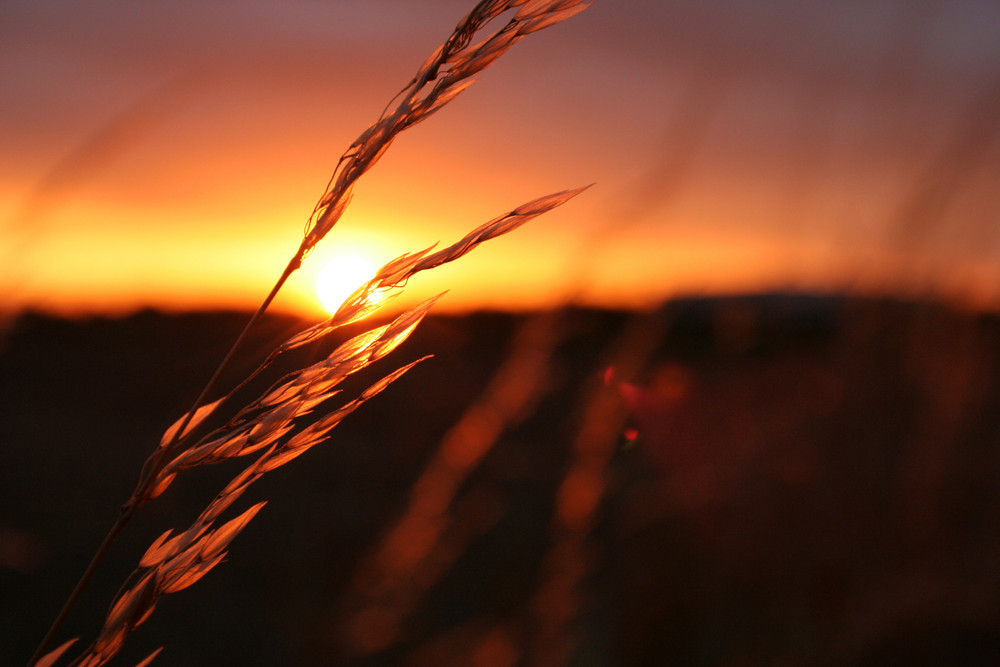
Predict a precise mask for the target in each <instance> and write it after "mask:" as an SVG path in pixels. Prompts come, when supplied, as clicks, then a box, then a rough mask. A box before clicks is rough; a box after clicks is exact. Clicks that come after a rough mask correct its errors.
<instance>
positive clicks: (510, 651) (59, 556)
mask: <svg viewBox="0 0 1000 667" xmlns="http://www.w3.org/2000/svg"><path fill="white" fill-rule="evenodd" d="M246 317H247V316H246V315H243V314H198V315H183V316H167V315H163V314H159V313H155V312H151V311H146V312H141V313H138V314H136V315H134V316H132V317H129V318H125V319H121V320H109V319H91V320H86V321H64V320H57V319H50V318H46V317H42V316H37V315H28V316H25V317H23V318H22V319H21V320H20V321H19V322H18V323H17V325H16V326H15V328H14V329H13V330H12V331H11V332H10V333H9V335H8V336H7V338H6V339H5V341H4V347H3V349H2V354H0V663H2V664H3V665H23V664H24V663H25V662H26V661H27V659H28V656H29V655H30V653H31V651H32V649H33V648H34V646H35V645H36V644H37V642H38V640H39V639H40V638H41V636H42V635H43V634H44V632H45V629H46V627H47V625H48V623H49V622H50V621H51V619H52V618H53V616H54V615H55V613H56V612H57V611H58V608H59V607H60V605H61V604H62V601H63V600H64V599H65V597H66V595H68V593H69V590H70V589H71V588H72V585H73V583H74V581H75V580H76V578H77V577H78V576H79V574H80V573H81V572H82V570H83V568H84V567H85V565H86V562H87V561H88V560H89V558H90V555H91V554H92V553H93V550H94V549H95V548H96V547H97V545H98V544H99V542H100V540H101V538H102V537H103V535H104V532H105V531H106V530H107V528H108V527H109V526H110V525H111V523H112V522H113V521H114V518H115V515H116V512H117V508H118V506H119V505H120V504H121V503H122V502H124V501H125V499H126V498H127V497H128V496H129V494H130V492H131V491H132V489H133V487H134V485H135V482H136V477H137V475H138V471H139V469H140V467H141V465H142V462H143V461H144V460H145V458H146V456H147V455H148V454H149V452H150V451H151V450H152V448H153V447H154V446H155V444H156V443H157V442H158V441H159V438H160V435H161V434H162V432H163V430H164V429H165V428H166V427H167V426H168V425H169V424H170V423H171V422H173V421H174V420H175V419H176V418H177V417H178V416H179V415H180V414H181V413H182V412H183V411H184V410H185V409H187V408H188V407H189V404H190V402H191V401H192V400H193V399H194V397H195V395H196V394H197V392H198V390H199V389H200V388H201V386H202V385H203V384H204V382H205V381H206V380H207V377H208V375H210V373H211V370H212V369H213V368H214V366H215V364H216V363H217V362H218V361H219V359H220V358H221V357H222V355H223V354H224V352H225V350H226V348H227V347H228V345H229V343H231V341H232V339H233V338H234V337H235V335H236V333H237V332H238V331H239V329H240V327H241V326H242V324H243V322H244V321H245V319H246ZM300 325H301V323H300V322H296V321H295V320H294V319H291V318H278V317H275V318H271V319H269V320H267V321H266V322H265V323H264V324H263V325H262V326H261V327H260V329H259V330H258V332H257V334H256V336H255V338H254V340H253V341H252V342H251V344H250V345H249V347H248V348H247V350H246V354H245V355H244V359H245V362H242V365H241V367H240V368H237V369H234V371H233V373H232V374H231V377H230V385H229V386H232V384H235V382H236V381H238V380H239V379H240V378H241V377H242V376H243V374H245V373H246V372H247V371H249V370H251V369H252V368H253V367H254V365H255V363H254V362H257V361H259V360H260V359H261V358H262V357H263V356H264V355H265V354H266V353H267V352H268V351H269V350H270V349H272V348H273V347H274V346H275V345H276V344H278V343H280V342H281V341H282V340H284V339H285V338H287V337H288V336H290V335H291V334H292V333H295V332H296V331H297V330H298V327H300ZM320 354H322V351H321V350H309V351H307V352H305V353H303V354H301V355H300V356H299V358H298V359H290V360H287V361H286V362H285V363H291V362H296V361H298V362H308V361H309V360H310V359H311V358H314V357H318V356H319V355H320ZM424 354H434V355H435V356H434V358H433V359H430V360H428V361H425V362H423V363H422V364H420V365H418V366H417V367H416V368H415V369H414V370H412V371H411V372H410V373H409V374H407V375H406V376H404V377H403V378H402V379H401V380H399V381H398V382H397V383H395V384H394V385H392V386H390V387H389V388H388V389H387V390H386V391H385V392H384V393H383V394H382V395H380V396H377V397H375V398H374V399H372V400H371V401H370V402H369V403H367V404H365V405H363V406H362V407H361V408H360V409H359V410H358V411H357V412H356V413H354V414H353V415H351V416H349V417H348V418H347V419H346V420H345V422H344V423H343V424H341V425H340V426H339V427H337V429H335V431H334V434H333V437H332V438H331V439H330V440H329V441H328V442H326V443H324V444H323V445H322V446H320V447H317V448H316V449H314V450H312V451H310V452H309V453H308V454H306V455H305V456H303V457H302V458H299V459H296V460H295V461H293V462H291V463H289V464H288V465H287V466H285V467H283V468H280V469H278V470H277V471H275V472H274V473H272V474H271V475H270V478H266V479H265V480H264V481H263V482H261V483H260V484H259V485H258V486H257V487H256V488H254V489H252V490H251V491H250V492H249V493H248V496H247V497H246V498H245V499H243V501H242V502H241V504H240V506H239V508H238V509H241V508H244V507H247V506H249V505H250V504H252V503H253V502H257V501H259V500H262V499H267V500H269V501H270V502H269V504H268V505H267V506H266V507H265V508H264V509H263V511H262V512H261V513H260V514H259V515H258V517H257V518H256V519H255V520H254V521H253V522H252V523H251V524H250V525H249V526H248V528H247V529H246V530H245V531H244V532H243V533H242V534H241V535H240V536H239V537H238V538H237V539H236V541H235V542H234V543H233V545H232V548H231V554H230V558H229V559H228V561H227V562H225V563H224V564H223V565H221V566H219V567H218V568H216V569H215V570H213V571H212V572H211V573H210V574H208V575H207V576H206V577H205V578H204V579H203V580H201V581H200V582H198V583H197V584H195V585H194V586H193V587H192V588H190V589H187V590H185V591H182V592H180V593H178V594H176V595H172V596H168V597H166V598H164V599H163V600H162V602H161V603H160V604H159V606H158V607H157V610H156V613H155V614H154V615H153V616H152V618H151V619H150V620H149V621H148V622H147V623H146V624H145V625H143V626H142V627H140V628H139V629H138V630H137V631H136V633H135V634H133V635H132V636H131V638H130V639H129V641H128V642H127V644H126V648H125V650H124V651H123V653H122V655H121V656H120V657H119V658H118V659H117V661H115V662H114V663H113V664H121V665H134V664H135V663H136V662H138V661H139V660H141V659H142V658H143V657H145V656H146V655H148V654H149V653H150V652H151V651H152V650H154V649H155V648H157V647H159V646H165V649H164V651H163V653H162V654H161V655H160V656H159V658H158V659H157V660H156V662H155V663H154V664H156V665H213V666H221V665H234V666H235V665H250V666H252V665H262V666H263V665H268V666H272V665H310V666H311V665H332V664H345V665H446V664H454V665H473V664H475V665H515V664H537V665H554V664H560V663H563V662H565V663H567V664H572V665H662V664H675V665H824V664H828V665H886V664H900V665H940V664H955V665H971V664H982V665H995V664H1000V566H998V564H1000V484H998V480H1000V447H998V444H1000V318H998V317H996V316H993V315H982V314H969V313H965V312H960V311H956V310H953V309H949V308H947V307H944V306H941V305H935V304H912V303H902V302H897V301H887V300H883V301H878V300H864V299H853V298H851V299H848V298H826V297H822V298H820V297H805V296H782V295H767V296H755V297H745V298H729V299H704V300H684V301H677V302H673V303H670V304H667V305H666V306H665V307H664V308H662V309H661V310H660V311H658V312H656V313H652V314H647V315H643V316H633V315H628V314H625V313H611V312H597V311H586V310H571V311H566V312H562V313H549V314H544V315H536V316H511V315H500V314H479V315H472V316H467V317H441V316H431V317H429V318H428V319H427V320H426V321H425V322H424V323H423V324H422V325H421V327H419V328H418V329H417V331H416V333H415V334H414V335H413V337H412V338H411V339H410V340H409V341H408V342H407V343H405V344H404V345H403V346H402V347H401V348H400V349H399V350H397V351H395V352H394V353H393V354H392V355H390V356H389V357H388V358H387V359H385V360H382V361H380V362H379V363H378V364H377V366H376V368H374V369H369V370H374V371H375V374H373V375H369V376H367V377H366V378H360V379H357V380H356V381H352V382H351V383H349V384H348V385H347V387H345V392H344V394H343V396H344V397H345V398H344V400H345V401H346V400H348V399H349V398H351V397H352V396H353V395H354V393H356V392H357V391H359V390H360V389H361V388H363V387H365V386H366V385H367V384H369V383H370V382H372V381H374V379H375V378H377V377H379V376H380V375H379V373H382V374H384V373H386V372H388V371H389V370H391V369H392V368H395V367H396V366H399V365H402V364H404V363H407V362H409V361H411V360H413V359H416V358H418V357H420V356H422V355H424ZM283 367H284V368H285V369H286V370H287V368H288V366H283ZM609 369H611V370H610V371H609ZM280 375H281V368H275V369H273V371H272V372H271V374H270V376H269V379H268V380H267V381H265V382H264V384H258V385H257V386H255V387H252V388H251V389H250V390H248V391H247V392H245V393H244V394H241V395H240V396H242V397H244V398H251V397H253V396H255V395H256V393H259V391H260V390H261V389H262V388H263V387H265V386H267V384H268V383H269V382H270V381H273V380H274V379H276V378H277V377H279V376H280ZM456 424H457V426H456ZM237 463H238V462H237ZM240 469H241V468H239V467H237V466H234V465H229V464H223V465H219V466H216V467H214V468H210V469H198V470H193V471H190V472H189V473H188V475H187V477H186V478H184V477H181V478H179V479H178V482H176V483H175V485H174V486H173V487H171V488H170V489H169V490H168V491H167V492H166V493H165V494H164V496H163V497H161V498H160V499H158V500H157V501H155V502H153V503H152V504H150V505H148V506H146V507H144V508H142V509H141V510H140V511H139V513H138V515H137V517H136V519H135V520H134V521H133V523H132V524H131V525H129V526H128V528H127V529H126V531H125V533H124V535H123V537H122V539H121V540H120V542H119V543H117V544H116V546H115V548H114V549H113V550H112V552H111V554H110V556H109V558H108V560H107V561H106V562H105V563H104V565H103V566H102V568H101V569H100V571H99V572H98V574H97V576H96V578H95V580H94V582H93V584H92V586H91V588H90V590H89V591H88V593H87V594H86V595H85V597H84V599H83V601H82V603H81V605H80V606H79V608H78V609H77V610H76V612H75V613H74V614H73V616H72V617H71V619H70V621H69V623H68V626H67V628H66V629H65V630H64V632H63V633H62V638H63V639H66V638H69V637H73V636H78V635H82V636H84V637H85V638H87V639H88V640H89V638H91V637H93V635H94V633H95V632H96V631H97V630H98V629H99V627H100V623H101V620H102V619H103V616H104V613H105V611H106V610H107V606H108V604H109V603H110V601H111V598H112V597H113V595H114V593H115V591H117V590H118V589H119V587H120V586H121V584H122V583H123V580H124V578H125V577H126V576H127V575H128V573H129V572H130V571H131V570H132V569H133V568H134V566H135V564H136V562H137V560H138V558H139V557H140V556H141V555H142V553H143V552H144V551H145V549H146V547H147V546H148V545H149V544H150V542H151V541H152V540H153V539H154V538H155V537H156V536H158V535H159V534H160V533H162V532H163V531H164V530H166V529H167V528H175V529H183V528H184V527H186V526H187V525H188V524H189V523H190V521H192V520H193V519H194V518H195V517H196V516H197V514H198V512H199V511H200V509H201V508H202V507H203V506H204V504H205V503H206V502H207V501H208V500H210V499H211V498H212V497H213V496H214V494H215V493H216V491H217V490H218V489H219V488H220V487H221V486H222V485H223V484H224V483H225V481H227V480H228V479H229V477H231V476H232V475H233V474H235V473H236V472H237V471H238V470H240Z"/></svg>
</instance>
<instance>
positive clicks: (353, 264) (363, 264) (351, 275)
mask: <svg viewBox="0 0 1000 667" xmlns="http://www.w3.org/2000/svg"><path fill="white" fill-rule="evenodd" d="M376 271H377V268H376V267H375V265H374V264H372V263H371V262H369V261H368V260H367V259H365V258H364V257H361V256H360V255H339V256H337V257H333V258H331V259H330V260H328V261H327V262H326V264H324V265H323V268H322V269H320V272H319V275H318V276H317V278H316V295H317V296H318V297H319V301H320V303H321V304H323V307H324V308H325V309H326V310H327V312H329V313H330V314H331V315H332V314H333V313H335V312H337V309H338V308H340V305H341V304H342V303H344V299H346V298H347V297H349V296H350V295H351V293H352V292H354V290H356V289H357V288H359V287H361V285H362V284H364V283H365V282H367V281H368V280H371V279H372V278H374V277H375V272H376Z"/></svg>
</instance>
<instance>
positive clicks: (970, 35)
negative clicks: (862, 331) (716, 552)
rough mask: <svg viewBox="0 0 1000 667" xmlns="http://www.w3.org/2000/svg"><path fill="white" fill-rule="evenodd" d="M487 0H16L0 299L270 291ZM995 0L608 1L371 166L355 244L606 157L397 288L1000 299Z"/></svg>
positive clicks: (588, 298) (661, 296)
mask: <svg viewBox="0 0 1000 667" xmlns="http://www.w3.org/2000/svg"><path fill="white" fill-rule="evenodd" d="M472 4H473V3H472V2H470V1H468V0H421V1H420V2H414V1H413V0H339V1H338V0H327V1H325V2H319V1H314V0H281V1H278V0H249V1H245V2H236V1H235V0H234V1H223V0H207V1H199V2H193V1H175V0H170V1H167V0H146V1H144V2H141V3H125V2H120V1H114V2H112V1H110V0H94V1H91V2H87V3H78V2H69V1H67V0H61V1H45V0H41V1H28V0H7V1H6V2H4V3H3V4H2V5H0V99H2V100H3V104H0V307H4V308H6V309H15V310H16V309H20V308H36V309H43V310H50V311H54V312H59V313H125V312H129V311H131V310H135V309H138V308H143V307H155V308H161V309H166V310H186V309H207V308H217V307H222V308H253V307H255V306H256V304H257V303H259V302H260V300H261V299H262V298H263V296H264V295H265V294H266V293H267V291H268V289H269V287H270V286H271V284H272V283H273V282H274V280H275V279H276V278H277V276H278V275H279V274H280V272H281V270H282V268H283V267H284V266H285V263H286V262H287V260H288V258H289V257H290V256H291V255H292V253H293V252H294V251H295V249H296V248H297V247H298V244H299V241H300V240H301V237H302V231H303V227H304V225H305V223H306V220H307V218H308V216H309V213H310V212H311V211H312V209H313V206H314V204H315V203H316V200H317V199H318V197H319V196H320V195H321V194H322V192H323V188H324V186H325V185H326V182H327V179H328V178H329V176H330V174H331V172H332V170H333V168H334V165H335V164H336V161H337V158H338V157H339V156H340V155H341V153H343V151H344V150H346V148H347V147H348V146H349V145H350V143H351V141H352V140H353V139H354V138H355V137H356V136H357V135H359V134H360V133H361V132H362V131H363V130H364V129H365V128H366V127H367V126H368V125H370V124H371V123H372V122H374V121H375V120H376V119H377V118H378V115H379V114H380V112H381V111H382V109H383V107H384V106H385V105H386V103H387V102H388V101H389V100H390V99H391V98H392V97H393V95H394V94H395V93H396V92H397V91H398V90H399V89H400V88H402V86H403V85H404V84H405V83H406V82H407V81H408V80H409V79H410V77H411V76H412V75H413V73H414V72H415V71H416V69H417V68H418V67H419V65H420V64H421V63H422V62H423V61H424V59H425V58H426V57H427V56H428V55H429V54H430V53H431V52H432V51H433V50H434V48H435V47H437V46H438V45H439V44H440V43H441V42H443V41H444V39H446V38H447V36H448V34H449V33H450V32H451V29H452V28H453V27H454V25H455V24H456V23H457V22H458V20H459V19H460V18H461V17H462V16H463V15H464V14H465V13H466V12H467V11H468V10H469V9H471V7H472ZM998 124H1000V3H997V2H995V1H994V0H951V1H947V0H865V1H861V0H848V1H844V2H827V1H821V0H760V1H758V2H753V3H747V2H737V1H735V0H700V1H694V0H678V1H666V0H597V1H596V2H595V3H594V4H593V6H591V7H590V8H589V9H587V10H586V11H585V12H583V13H582V14H579V15H577V16H575V17H573V18H571V19H569V20H568V21H566V22H565V23H562V24H559V25H557V26H554V27H552V28H549V29H546V30H542V31H540V32H537V33H534V34H532V35H529V36H528V37H527V38H525V39H524V40H523V41H521V42H520V43H518V44H517V45H516V46H515V47H514V48H513V49H512V50H511V51H510V52H509V53H507V54H506V55H505V56H504V57H502V58H501V59H500V60H499V61H498V62H496V63H495V64H494V65H493V66H492V67H490V68H489V69H487V70H485V71H484V72H483V73H481V75H480V76H479V77H478V81H477V83H476V84H475V85H474V86H472V87H471V88H470V89H468V90H467V91H465V92H464V93H463V94H462V95H461V96H459V97H458V98H457V99H456V100H455V101H454V102H453V103H452V104H450V105H449V106H448V107H446V108H445V109H444V110H442V111H441V112H439V113H438V114H437V115H435V116H434V117H432V118H431V119H429V120H427V121H426V122H425V123H422V124H420V125H418V126H416V127H414V128H411V129H409V130H407V131H406V132H405V133H404V134H403V135H402V136H401V137H400V138H399V139H398V140H397V141H396V142H395V143H394V144H393V146H392V147H391V148H390V149H389V151H388V152H387V153H386V154H385V156H384V157H383V159H382V161H381V162H380V163H379V164H378V165H377V166H376V167H375V168H374V169H373V170H372V171H371V172H369V173H368V174H366V175H365V176H364V177H363V178H362V179H361V181H360V183H359V185H358V187H357V188H356V190H355V197H354V200H353V201H352V203H351V206H350V208H349V209H348V211H347V213H346V214H345V215H344V217H343V218H342V220H341V222H340V223H339V224H338V226H337V227H336V228H335V229H334V230H333V232H331V233H330V235H329V236H328V237H327V238H326V239H324V241H323V243H322V244H321V245H320V246H319V247H318V248H317V249H316V250H315V252H314V253H313V254H312V255H311V256H310V257H309V258H308V260H307V262H306V264H305V265H304V266H303V268H302V269H301V270H300V271H299V272H298V274H297V275H296V276H295V277H293V279H292V281H291V282H290V283H289V284H288V286H287V288H286V290H285V292H284V294H283V296H282V297H281V298H280V299H279V301H278V302H277V304H276V307H277V308H279V309H285V310H293V311H296V312H301V313H310V314H315V313H318V312H320V306H319V303H318V300H317V296H316V290H315V281H316V276H317V274H318V273H319V271H320V269H321V268H322V267H323V265H324V263H326V262H327V261H329V260H330V259H331V258H332V257H334V256H336V255H340V254H359V255H362V256H364V257H365V258H367V259H368V260H369V261H371V262H373V263H375V264H381V263H384V262H386V261H389V260H391V259H392V258H394V257H396V256H397V255H399V254H402V253H404V252H409V251H415V250H419V249H422V248H425V247H427V246H429V245H431V244H433V243H436V242H440V243H442V244H448V243H451V242H453V241H455V240H457V239H459V238H460V237H461V236H462V235H464V234H465V233H466V232H467V231H469V230H471V229H472V228H474V227H476V226H478V225H480V224H481V223H483V222H485V221H487V220H489V219H491V218H493V217H495V216H497V215H499V214H501V213H504V212H506V211H508V210H510V209H512V208H514V207H516V206H518V205H519V204H521V203H523V202H526V201H528V200H530V199H533V198H535V197H538V196H541V195H545V194H549V193H552V192H556V191H559V190H563V189H567V188H572V187H577V186H581V185H586V184H589V183H594V186H593V187H592V188H590V189H589V190H588V191H586V192H585V193H584V194H582V195H580V196H579V197H577V198H576V199H574V200H572V201H571V202H569V203H567V204H566V205H565V206H563V207H562V208H560V209H558V210H556V211H553V212H552V213H550V214H547V215H545V216H543V217H540V218H538V219H536V220H534V221H532V222H530V223H529V224H528V225H526V226H525V227H523V228H521V229H518V230H516V231H515V232H513V233H512V234H510V235H508V236H505V237H502V238H499V239H495V240H492V241H490V242H489V243H487V244H485V245H484V246H482V247H481V248H478V249H477V250H475V251H474V252H473V253H472V254H470V255H468V256H466V257H464V258H462V259H461V260H459V262H457V263H456V264H454V265H452V266H446V267H441V268H439V269H435V270H434V271H432V272H428V273H426V274H423V275H421V276H418V277H416V278H414V279H413V281H411V284H409V285H408V286H407V288H406V294H407V297H406V298H408V299H411V300H416V299H418V298H424V297H426V296H428V295H430V294H433V293H437V292H439V291H443V290H448V294H447V295H446V297H445V298H444V299H443V300H442V301H441V302H440V306H439V308H441V309H444V310H453V311H461V310H465V309H477V308H508V309H530V308H542V307H550V306H555V305H559V304H562V303H566V302H577V303H584V304H589V305H600V306H610V307H630V308H650V307H655V306H656V305H657V304H659V303H660V302H662V301H664V300H666V299H669V298H671V297H674V296H678V295H691V294H720V293H733V292H750V291H757V290H794V291H820V292H840V291H862V292H866V291H870V292H889V293H903V294H915V293H916V294H920V295H926V294H930V295H934V296H941V295H943V296H946V297H947V298H957V299H961V300H965V301H971V302H973V303H976V304H981V305H987V306H990V307H993V306H1000V234H998V233H997V230H998V225H997V222H998V219H1000V194H998V193H1000V188H998V187H997V186H996V184H997V183H998V182H1000V180H998V179H1000V141H998V140H997V137H996V134H997V130H998Z"/></svg>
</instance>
